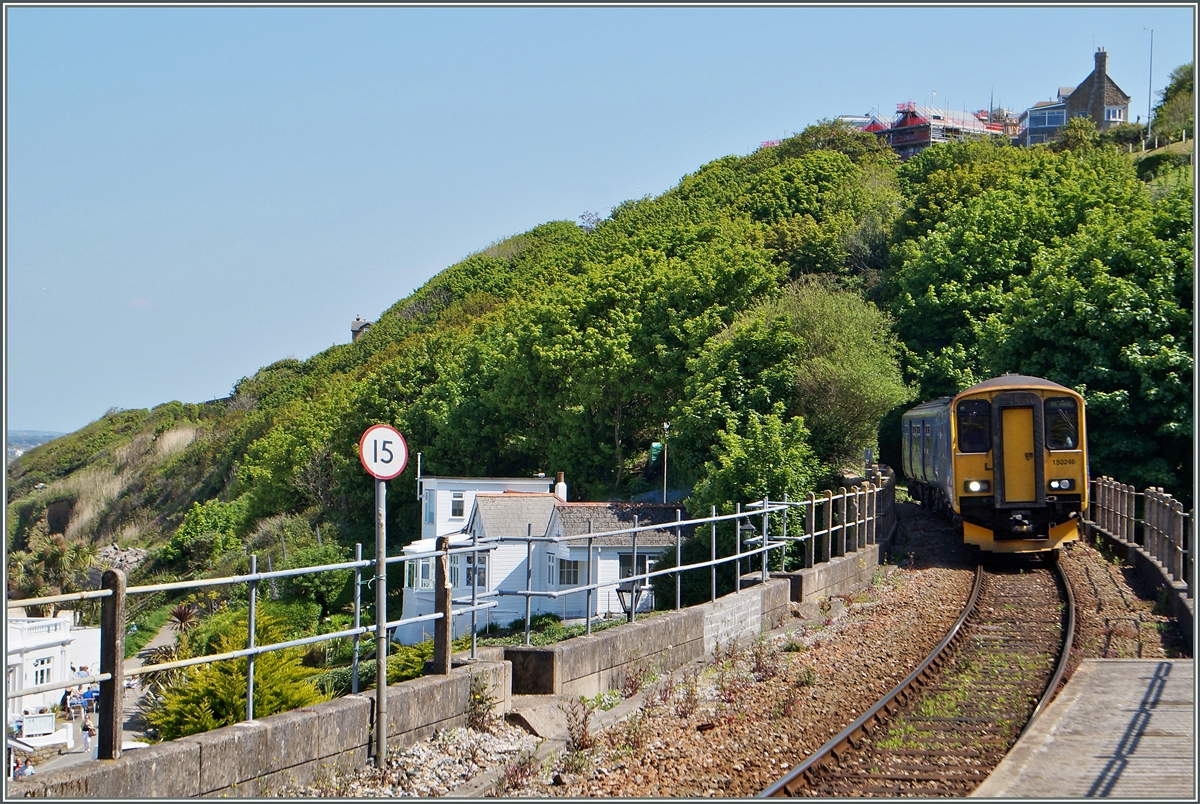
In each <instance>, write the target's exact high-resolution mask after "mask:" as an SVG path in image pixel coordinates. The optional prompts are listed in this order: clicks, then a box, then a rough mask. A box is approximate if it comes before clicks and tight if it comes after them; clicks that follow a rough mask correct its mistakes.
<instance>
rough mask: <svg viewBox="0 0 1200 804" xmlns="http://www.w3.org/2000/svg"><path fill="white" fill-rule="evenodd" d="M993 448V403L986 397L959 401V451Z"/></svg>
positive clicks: (977, 450) (980, 450)
mask: <svg viewBox="0 0 1200 804" xmlns="http://www.w3.org/2000/svg"><path fill="white" fill-rule="evenodd" d="M991 448H992V405H991V403H990V402H988V401H987V400H986V399H965V400H963V401H962V402H959V403H958V451H959V452H987V451H988V450H990V449H991Z"/></svg>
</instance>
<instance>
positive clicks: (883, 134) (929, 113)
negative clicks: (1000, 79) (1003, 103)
mask: <svg viewBox="0 0 1200 804" xmlns="http://www.w3.org/2000/svg"><path fill="white" fill-rule="evenodd" d="M981 118H982V119H981ZM864 130H867V129H864ZM875 133H876V134H877V135H878V136H879V137H880V139H882V140H884V141H885V142H886V143H887V144H888V147H890V148H891V149H892V150H893V151H895V152H896V154H897V155H898V156H899V157H900V158H901V159H905V160H906V159H909V158H911V157H912V156H914V155H916V154H918V153H920V152H921V151H924V150H925V149H926V148H928V147H930V146H931V145H936V144H938V143H940V142H954V141H961V140H965V139H967V138H968V137H990V136H1001V135H1002V134H1003V133H1004V127H1003V125H999V124H993V123H989V122H988V121H987V112H975V113H972V112H958V111H954V110H953V109H937V108H935V107H933V106H922V105H921V104H918V103H914V102H913V101H907V102H905V103H899V104H896V117H895V119H893V120H892V123H891V125H890V126H888V127H887V128H882V129H880V128H877V129H876V130H875Z"/></svg>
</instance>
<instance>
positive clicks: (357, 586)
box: [267, 542, 407, 694]
mask: <svg viewBox="0 0 1200 804" xmlns="http://www.w3.org/2000/svg"><path fill="white" fill-rule="evenodd" d="M267 558H268V559H269V558H270V556H267ZM354 560H355V561H362V542H355V544H354ZM406 568H407V565H406ZM354 627H355V628H361V627H362V568H361V567H355V568H354ZM358 637H359V635H358V634H355V635H354V651H353V652H352V653H351V654H350V692H352V693H355V694H357V693H358Z"/></svg>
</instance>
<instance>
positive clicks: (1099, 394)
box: [7, 65, 1193, 621]
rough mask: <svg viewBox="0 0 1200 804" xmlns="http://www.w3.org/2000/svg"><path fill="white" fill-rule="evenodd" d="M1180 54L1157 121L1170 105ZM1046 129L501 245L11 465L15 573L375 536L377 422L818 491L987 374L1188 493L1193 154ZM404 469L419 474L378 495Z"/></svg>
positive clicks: (636, 470)
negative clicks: (285, 349)
mask: <svg viewBox="0 0 1200 804" xmlns="http://www.w3.org/2000/svg"><path fill="white" fill-rule="evenodd" d="M1177 72H1179V76H1177V78H1178V81H1175V80H1173V82H1172V85H1171V87H1170V88H1169V89H1168V91H1167V93H1166V95H1165V96H1164V107H1163V108H1164V111H1163V112H1162V119H1164V120H1165V119H1167V111H1165V110H1166V108H1167V107H1168V106H1169V105H1170V104H1172V103H1176V99H1177V98H1182V97H1184V96H1185V95H1186V96H1187V97H1190V92H1191V89H1190V87H1191V78H1190V76H1191V69H1190V65H1189V66H1188V69H1187V70H1186V71H1184V70H1183V68H1181V69H1180V71H1177ZM1189 103H1190V101H1189ZM1067 134H1068V136H1067V137H1066V140H1065V142H1063V143H1061V144H1057V145H1052V146H1037V147H1033V148H1028V149H1021V148H1015V147H1010V146H1007V145H1002V144H997V143H992V142H981V141H975V142H966V143H954V144H947V145H940V146H937V147H934V148H931V149H928V150H926V151H924V152H922V153H921V154H919V155H917V156H916V157H914V158H913V159H911V160H909V161H908V162H906V163H904V164H901V163H899V161H898V160H897V159H896V157H895V156H894V154H892V152H891V151H889V150H888V149H886V148H885V147H883V146H882V145H881V144H880V143H879V141H878V140H877V139H876V138H875V137H874V136H873V135H870V134H863V133H861V132H857V131H855V130H853V129H850V128H848V127H846V126H843V125H840V124H835V123H829V122H823V123H820V124H817V125H814V126H811V127H809V128H808V129H806V130H805V131H804V132H802V133H801V134H799V135H797V136H795V137H793V138H791V139H788V140H785V141H784V142H783V143H782V144H781V145H779V146H778V147H775V148H763V149H761V150H759V151H756V152H754V153H753V154H750V155H748V156H745V157H737V156H729V157H724V158H722V159H718V160H716V161H713V162H711V163H709V164H707V165H704V166H703V167H701V168H700V169H699V170H697V171H696V172H695V173H692V174H690V175H687V176H685V177H683V178H682V179H681V180H680V182H679V183H678V185H676V186H675V187H674V188H672V189H670V190H669V191H667V192H666V193H663V194H662V195H661V196H658V197H654V198H650V197H647V198H643V199H638V200H633V201H628V202H625V203H623V204H620V205H619V206H617V207H616V208H614V209H613V210H612V212H611V214H610V215H609V216H607V217H606V218H604V219H603V220H599V221H595V220H591V219H589V220H588V221H586V225H585V226H579V225H576V224H574V223H570V222H566V221H553V222H549V223H546V224H543V225H540V226H537V227H535V228H533V229H531V230H530V231H528V232H525V233H523V234H520V235H517V236H514V237H512V238H509V239H507V240H504V241H501V242H498V243H495V244H493V245H491V246H490V247H488V248H486V249H484V250H482V251H480V252H478V253H475V254H472V255H470V256H469V257H467V258H466V259H464V260H463V261H461V262H459V263H457V264H455V265H453V266H450V267H449V268H447V269H446V270H444V271H442V272H441V273H440V274H438V275H437V276H435V277H434V278H433V279H431V280H430V281H429V282H428V283H427V284H426V285H425V286H424V287H422V288H420V289H418V290H417V291H416V292H414V293H413V294H412V295H411V296H410V297H408V298H406V299H402V300H400V301H398V302H397V303H396V304H394V305H393V306H391V307H390V308H389V309H387V310H385V311H384V312H383V313H382V314H381V315H380V316H379V320H378V321H376V322H375V324H374V325H373V326H372V327H371V328H370V329H369V330H368V331H367V332H366V333H365V334H364V335H363V336H362V337H361V338H360V339H359V340H357V341H355V342H353V343H348V344H343V345H339V346H335V347H331V348H330V349H328V350H326V351H324V352H322V353H320V354H317V355H314V356H313V357H311V358H309V359H307V360H295V359H287V360H281V361H279V362H277V363H274V364H272V365H269V366H266V367H265V368H263V369H261V370H260V371H258V372H257V373H256V374H255V375H254V376H253V377H246V378H242V379H241V380H240V381H238V382H237V383H236V384H235V386H234V388H233V390H232V393H231V395H230V396H229V397H228V398H227V399H223V400H214V401H212V402H208V403H204V404H200V405H191V404H188V405H184V404H181V403H178V402H171V403H167V404H164V405H160V406H158V407H156V408H154V409H153V410H149V411H146V410H142V411H110V412H109V413H108V414H106V415H105V416H104V417H103V418H101V419H99V420H98V421H96V422H93V423H92V424H91V425H89V426H88V427H86V428H84V429H82V430H81V431H79V432H78V433H74V434H71V435H69V436H65V437H62V438H59V439H57V440H55V441H52V442H49V443H47V444H44V445H42V446H41V447H38V448H37V449H34V450H31V451H30V452H28V453H27V454H25V455H23V456H22V457H21V458H19V459H18V460H17V461H15V462H14V463H13V464H12V465H11V466H10V467H9V475H8V478H9V485H8V506H9V508H8V532H7V539H8V548H9V559H10V563H9V578H8V580H9V588H10V590H11V591H12V592H13V593H14V594H45V593H46V591H45V590H49V589H54V588H71V584H78V583H79V582H80V580H81V578H83V577H84V576H85V574H86V569H87V565H88V562H89V561H90V559H89V553H88V551H87V549H85V548H89V547H91V548H94V547H95V546H96V545H97V544H106V543H108V542H113V541H115V542H119V543H121V544H123V545H125V546H130V545H140V546H144V547H148V548H150V549H151V556H150V560H149V561H148V562H145V563H144V564H143V570H142V571H143V572H144V573H146V574H151V573H159V574H161V575H162V577H164V578H171V577H193V576H196V575H198V574H205V573H213V574H228V573H230V572H244V571H246V570H247V569H248V556H249V555H251V554H254V555H257V556H258V557H259V558H258V561H259V565H258V566H259V569H260V570H261V569H266V568H267V566H264V565H269V566H273V567H275V568H280V567H295V566H301V565H302V563H303V562H312V561H321V562H334V561H341V560H346V559H348V558H349V557H350V556H351V555H352V551H353V545H354V543H355V542H356V541H358V542H369V541H370V539H371V536H372V533H373V522H372V512H373V488H372V484H371V482H370V480H369V479H368V478H367V477H366V475H365V474H364V473H363V471H362V468H361V466H360V465H359V463H358V460H357V456H356V454H355V451H356V448H357V443H358V438H359V436H360V434H361V433H362V431H363V430H364V429H365V428H366V426H368V425H369V424H372V423H376V422H387V423H390V424H393V425H394V426H396V427H397V428H398V429H400V430H401V431H402V432H403V433H405V435H406V437H407V439H408V442H409V445H410V449H411V451H412V452H413V453H415V452H418V451H419V452H421V453H422V461H423V468H424V471H425V472H426V473H427V474H452V475H530V474H535V473H537V472H546V473H547V474H552V473H553V472H556V471H563V472H565V473H566V475H567V479H568V483H569V486H570V489H571V495H572V498H573V499H612V498H630V497H634V496H637V495H639V494H643V493H646V492H650V491H652V490H653V489H654V488H656V487H657V482H658V481H657V479H656V478H651V479H648V478H647V470H648V469H649V467H650V448H651V443H652V442H654V441H658V440H661V438H662V434H663V423H664V422H669V423H671V431H670V437H669V448H670V455H671V463H670V472H671V476H670V478H669V480H670V484H671V486H672V488H674V489H677V490H679V491H680V492H682V493H684V494H686V495H688V505H689V507H690V508H691V509H692V510H694V511H697V512H706V511H707V510H708V507H709V506H711V505H716V506H718V507H720V508H722V509H723V510H725V509H727V507H728V506H729V505H732V504H733V503H734V502H736V501H741V502H746V501H748V500H750V499H757V498H761V497H762V496H763V495H765V494H770V495H772V496H777V495H782V494H783V493H788V494H790V495H801V494H803V493H805V492H806V491H809V490H814V489H817V488H819V487H820V486H821V485H822V484H825V483H827V482H829V480H830V479H831V478H832V477H833V476H834V475H835V473H836V471H837V470H838V469H839V468H842V467H845V466H848V465H853V464H856V463H857V462H859V461H861V456H862V451H863V450H864V449H865V448H872V449H879V450H880V455H881V457H882V458H883V459H884V460H885V461H888V460H893V461H894V458H893V456H892V455H891V454H890V453H889V447H890V439H891V437H892V432H891V430H890V429H889V422H890V421H891V418H889V417H894V416H895V412H896V411H898V410H900V409H902V408H903V407H904V406H905V405H907V404H910V403H912V402H913V401H915V400H917V399H918V398H921V399H924V398H929V397H932V396H935V395H940V394H945V393H951V392H954V391H956V390H958V389H960V388H962V387H964V386H966V385H968V384H970V383H973V382H976V381H978V380H981V379H984V378H986V377H988V376H991V375H994V374H996V373H999V372H1004V371H1017V372H1023V373H1029V374H1037V375H1041V376H1046V377H1048V378H1050V379H1052V380H1055V381H1057V382H1060V383H1063V384H1064V385H1068V386H1071V387H1074V388H1077V389H1079V390H1080V391H1081V392H1082V393H1083V394H1084V395H1085V397H1086V398H1087V401H1088V403H1089V406H1090V408H1089V409H1090V413H1091V417H1092V418H1091V428H1090V434H1091V441H1090V443H1091V448H1092V465H1091V471H1092V473H1093V474H1096V475H1098V474H1109V475H1113V476H1116V477H1118V478H1120V479H1122V480H1123V481H1126V482H1131V483H1134V484H1137V485H1139V486H1142V485H1150V484H1153V485H1161V486H1164V487H1165V488H1167V489H1168V490H1169V491H1172V492H1173V493H1175V494H1177V495H1179V496H1181V497H1183V498H1184V499H1189V498H1190V494H1189V490H1190V487H1191V462H1190V455H1191V444H1192V438H1193V433H1192V409H1191V396H1192V382H1193V379H1192V374H1193V364H1192V347H1193V343H1192V315H1193V310H1192V292H1193V291H1192V281H1193V280H1192V263H1193V251H1192V237H1193V228H1192V209H1193V197H1192V188H1191V181H1190V173H1189V172H1188V171H1190V167H1187V166H1183V167H1171V166H1170V165H1160V166H1159V167H1158V169H1157V170H1156V173H1157V175H1156V176H1155V178H1154V183H1153V184H1152V185H1148V184H1147V183H1145V182H1144V181H1142V180H1140V179H1139V174H1138V172H1137V170H1136V169H1135V166H1134V156H1135V155H1131V154H1128V153H1122V150H1121V149H1120V148H1118V147H1116V146H1114V145H1113V144H1111V143H1113V142H1116V140H1115V139H1113V137H1109V138H1108V139H1105V138H1102V137H1098V136H1096V134H1095V131H1094V130H1090V129H1089V128H1088V127H1087V126H1086V125H1082V124H1079V123H1076V121H1072V126H1071V127H1070V128H1069V131H1068V132H1067ZM1118 144H1119V143H1118ZM1126 150H1127V149H1126ZM881 422H883V423H884V424H883V429H882V430H881V429H880V426H881ZM414 479H415V461H411V462H410V468H409V469H408V470H407V471H406V472H405V474H403V475H401V476H400V477H399V478H397V479H396V480H395V481H393V483H392V486H393V488H394V489H398V490H399V489H405V488H412V485H411V484H413V483H414ZM412 498H413V495H411V494H408V493H395V494H392V495H389V503H390V505H389V522H388V532H389V538H390V540H392V541H393V542H394V544H393V548H392V549H393V550H394V549H395V547H396V546H397V545H399V544H402V543H405V542H407V541H408V540H410V539H412V538H413V537H415V535H416V532H417V527H418V524H417V510H416V502H415V500H413V499H412ZM53 511H57V512H60V513H61V512H62V511H67V512H68V515H65V516H68V519H69V525H68V526H67V528H66V529H65V531H64V532H61V533H60V532H58V531H60V530H63V529H62V528H58V527H55V526H54V524H53V522H52V521H51V520H52V517H51V515H50V514H51V512H53ZM75 545H78V546H75ZM14 561H15V562H16V563H14ZM348 580H349V573H343V574H341V575H339V576H331V577H329V578H325V577H322V578H321V579H320V581H319V582H318V581H317V580H314V579H312V578H306V577H299V578H295V579H291V580H289V581H287V582H286V583H280V584H277V585H276V588H275V589H273V590H272V593H273V594H274V595H276V596H279V597H280V598H281V599H282V600H294V601H303V602H305V603H306V604H307V605H311V606H312V607H313V609H314V611H315V612H316V614H315V615H314V616H315V617H317V618H320V619H322V621H323V620H324V619H325V618H328V617H331V616H344V610H345V607H346V605H347V604H348V602H349V599H350V598H349V593H348V591H347V590H348V589H349V588H350V584H349V583H348ZM389 586H390V587H393V588H394V585H393V584H391V583H389ZM393 616H394V615H393Z"/></svg>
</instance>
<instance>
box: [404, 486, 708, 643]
mask: <svg viewBox="0 0 1200 804" xmlns="http://www.w3.org/2000/svg"><path fill="white" fill-rule="evenodd" d="M454 480H456V481H457V482H458V483H459V484H461V485H462V486H463V488H460V489H458V491H460V492H462V493H463V494H464V502H465V498H466V495H467V494H470V495H471V499H472V507H471V508H469V509H466V512H469V516H466V517H461V518H459V517H452V518H451V519H452V520H453V524H458V523H459V522H461V523H462V524H461V525H459V527H458V528H457V529H455V530H452V531H450V530H448V531H446V532H440V533H438V534H437V535H449V536H450V544H451V547H463V546H467V545H470V544H472V543H473V542H474V541H475V540H478V541H479V542H488V541H492V540H495V539H498V538H514V537H515V538H524V537H525V536H527V535H532V536H534V537H562V536H577V535H581V534H585V533H587V532H588V524H589V522H590V523H591V532H593V533H601V532H606V531H616V530H622V529H627V528H632V527H633V522H634V517H635V516H637V517H638V521H639V524H642V525H644V524H650V523H659V524H661V523H666V522H670V521H674V520H675V518H676V516H677V512H678V511H679V510H680V509H679V506H677V505H660V504H647V503H620V502H611V503H571V502H566V484H565V483H563V482H562V479H561V475H560V478H559V481H558V483H556V486H555V487H556V491H557V493H556V494H551V493H548V492H545V491H520V490H504V491H482V490H480V489H479V488H478V487H476V489H475V490H474V491H473V492H472V491H471V490H470V489H468V488H466V486H468V485H469V481H471V480H472V479H471V478H455V479H454ZM477 480H478V481H480V485H484V484H489V485H490V484H491V483H492V482H493V481H497V480H500V481H502V480H503V479H493V478H479V479H477ZM435 502H436V503H440V502H441V501H440V500H436V499H435ZM435 510H436V509H435ZM433 520H434V521H433V522H432V523H428V522H427V525H429V524H437V523H438V522H439V520H438V518H437V517H436V516H434V517H433ZM682 535H683V536H684V537H685V538H686V537H687V536H688V535H689V534H688V533H686V532H685V533H683V534H682ZM674 544H675V535H674V529H663V530H654V531H647V532H644V533H641V534H639V536H638V569H639V573H643V572H645V571H646V568H647V566H649V567H651V568H652V567H653V566H654V558H655V557H656V556H657V555H658V554H660V553H661V552H662V550H663V549H665V548H666V547H668V546H673V545H674ZM632 546H633V540H632V536H631V535H629V534H621V535H616V536H604V537H599V538H597V539H595V540H594V542H593V553H592V578H593V581H594V582H600V583H603V582H605V581H610V580H611V581H616V580H618V579H619V578H620V577H627V576H629V575H630V574H632V569H633V551H632ZM435 547H436V539H435V538H426V539H422V540H420V541H417V542H414V543H412V544H410V545H408V546H407V547H406V548H405V549H404V552H405V553H407V554H410V555H411V554H418V553H426V552H431V551H432V550H434V549H435ZM478 555H479V566H478V571H476V565H475V559H474V556H473V555H471V554H459V555H453V556H451V559H450V582H451V586H452V588H453V591H452V595H453V597H454V599H455V601H456V606H460V605H464V604H466V603H468V602H469V601H470V599H471V595H472V587H471V584H472V583H473V582H477V583H478V584H479V587H478V593H479V595H480V596H481V598H483V596H484V595H486V594H488V593H491V592H497V591H521V590H524V589H525V588H526V579H527V573H531V576H530V577H529V582H530V585H531V587H532V589H533V590H534V591H557V590H560V589H564V588H569V587H572V586H577V585H579V584H586V583H587V566H588V562H587V542H586V540H584V539H580V540H578V541H575V542H571V543H558V544H555V543H546V542H541V543H535V544H534V545H533V549H532V551H529V550H528V549H527V547H526V545H525V544H524V543H521V542H505V543H502V544H499V545H495V546H494V548H493V549H492V550H491V551H490V553H487V552H480V553H479V554H478ZM530 556H531V560H530V561H527V559H528V558H530ZM433 561H434V560H433V559H432V558H426V559H420V560H417V561H413V562H410V563H409V565H408V572H407V575H406V583H405V589H404V617H406V618H408V617H413V616H420V615H423V614H432V613H433V611H434V602H433V583H434V565H433ZM491 599H492V600H495V601H496V602H497V604H498V605H497V606H496V607H494V608H492V609H490V610H488V611H486V612H482V611H481V612H479V614H478V615H477V625H478V626H479V627H480V628H482V627H484V625H485V624H487V623H488V622H492V623H499V624H507V623H509V622H511V621H513V620H516V619H521V618H524V616H525V599H524V597H523V596H520V595H498V596H493V597H492V598H491ZM586 600H587V596H586V593H585V592H578V593H574V594H568V595H564V596H563V597H560V598H546V597H534V598H533V599H532V604H531V610H532V612H533V613H534V614H535V615H536V614H543V613H554V614H557V615H558V616H560V617H562V618H563V619H576V618H582V617H584V616H585V615H586ZM652 607H653V600H652V599H651V598H650V597H649V596H643V597H642V599H641V601H640V603H639V606H638V608H639V610H648V609H649V608H652ZM620 613H623V610H622V607H621V604H620V599H619V598H618V596H617V594H616V589H615V587H610V588H607V589H602V590H599V591H598V592H597V593H595V594H593V596H592V615H593V616H604V615H606V614H620ZM433 627H434V626H433V621H425V622H421V623H413V624H410V625H405V626H401V627H399V628H397V630H396V635H395V638H396V639H397V640H398V641H400V642H402V643H404V644H414V643H416V642H420V641H422V640H424V639H428V638H430V637H431V636H432V634H433ZM470 627H471V617H470V615H469V614H463V615H459V616H457V617H455V622H454V634H455V636H457V635H459V634H462V633H465V632H468V631H469V630H470Z"/></svg>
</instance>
